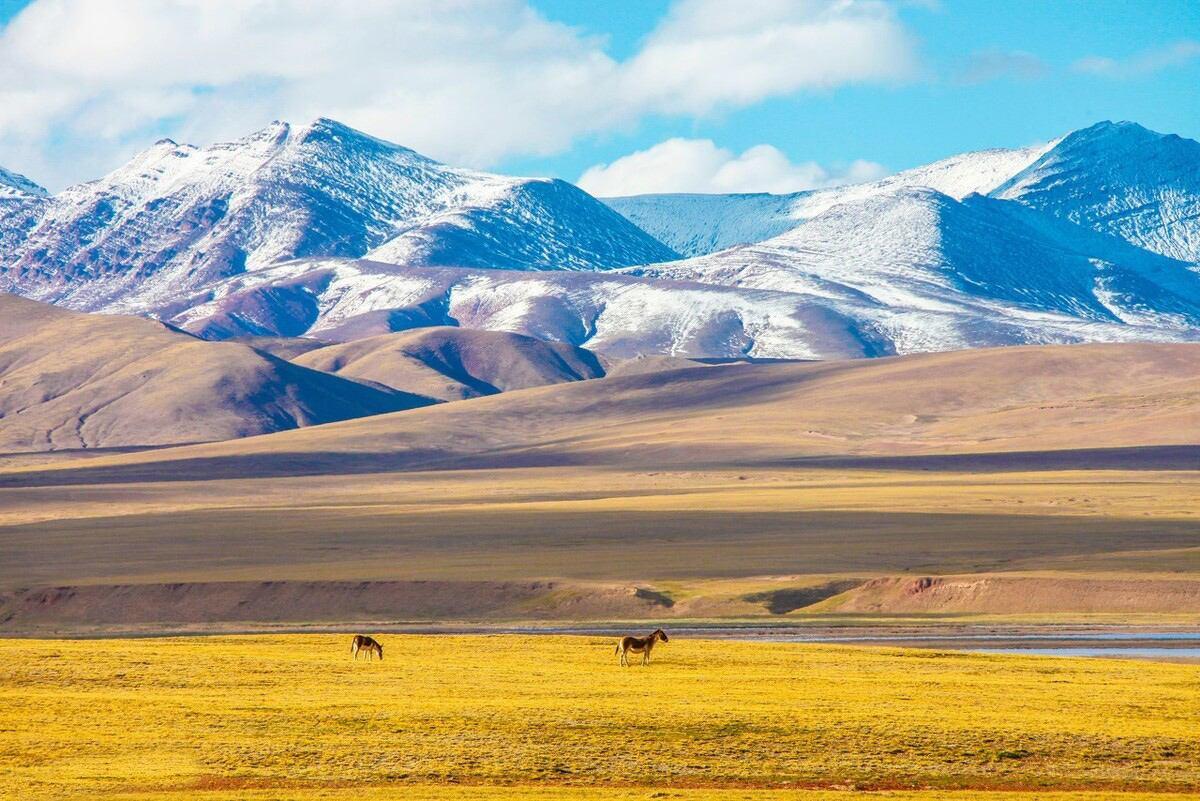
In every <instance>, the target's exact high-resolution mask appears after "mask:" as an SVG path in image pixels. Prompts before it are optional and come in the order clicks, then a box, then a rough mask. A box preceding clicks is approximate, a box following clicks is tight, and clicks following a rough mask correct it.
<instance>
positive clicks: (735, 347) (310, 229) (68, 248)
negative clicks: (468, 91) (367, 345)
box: [0, 120, 1200, 358]
mask: <svg viewBox="0 0 1200 801" xmlns="http://www.w3.org/2000/svg"><path fill="white" fill-rule="evenodd" d="M1197 170H1200V144H1198V143H1196V142H1192V141H1190V140H1184V139H1180V138H1179V137H1173V136H1163V135H1160V134H1155V133H1153V132H1150V131H1146V130H1145V129H1144V128H1141V127H1139V126H1136V125H1132V124H1128V123H1118V124H1113V123H1102V124H1099V125H1096V126H1092V127H1091V128H1087V129H1084V130H1082V131H1077V132H1075V133H1072V134H1069V135H1067V136H1065V137H1063V138H1061V139H1058V140H1054V141H1052V142H1048V143H1047V144H1044V145H1039V146H1035V147H1031V148H1024V149H1014V150H986V151H979V152H974V153H966V154H963V155H960V156H954V157H951V158H948V159H944V160H942V161H939V162H936V163H934V164H930V165H928V166H926V167H920V168H917V169H913V170H908V171H905V172H902V173H898V174H896V175H894V176H891V177H889V178H885V179H883V180H881V181H876V182H872V183H868V184H860V185H856V186H847V187H839V188H836V189H828V190H821V191H813V192H802V193H797V194H793V195H783V196H775V195H717V196H705V195H656V196H645V197H635V198H617V199H611V200H609V201H607V203H608V204H609V205H605V203H601V202H600V201H597V200H596V199H595V198H592V197H591V196H590V195H588V194H586V193H584V192H583V191H581V190H579V189H577V188H575V187H573V186H571V185H570V184H567V183H564V182H562V181H550V180H541V179H518V178H507V177H503V176H496V175H488V174H485V173H480V172H475V171H471V170H464V169H459V168H454V167H449V166H446V165H443V164H439V163H437V162H435V161H432V160H430V159H427V158H425V157H423V156H421V155H419V154H417V153H414V152H413V151H411V150H407V149H405V148H403V147H399V146H397V145H393V144H390V143H387V142H384V141H381V140H378V139H374V138H372V137H370V136H367V135H365V134H361V133H359V132H357V131H354V130H352V129H350V128H347V127H345V126H343V125H340V124H338V123H334V122H331V121H329V120H317V121H316V122H314V123H312V124H310V125H307V126H304V127H301V128H293V127H291V126H288V125H286V124H284V123H276V124H274V125H272V126H270V127H268V128H266V129H264V130H262V131H259V132H258V133H256V134H253V135H251V136H249V137H246V138H245V139H242V140H240V141H238V142H234V143H229V144H222V145H214V146H212V147H208V148H203V149H198V148H194V147H190V146H183V145H177V144H175V143H174V142H171V141H169V140H164V141H162V142H160V143H158V144H157V145H155V146H154V147H152V148H150V149H149V150H147V151H146V152H144V153H142V154H141V155H140V156H138V157H137V158H135V159H134V160H133V161H131V162H130V163H129V164H127V165H125V166H124V167H122V168H121V169H119V170H117V171H115V172H113V173H111V174H110V175H108V176H106V177H105V178H103V179H100V180H99V181H95V182H92V183H88V184H82V185H79V186H76V187H72V188H70V189H68V190H66V191H65V192H62V193H60V194H59V195H55V196H53V197H50V196H46V195H45V194H44V193H41V192H39V191H38V190H37V187H36V186H33V185H32V184H29V182H27V181H24V180H23V179H22V180H18V179H17V178H13V177H11V176H10V174H8V173H5V175H6V176H10V177H8V178H6V179H5V181H6V183H5V184H4V185H6V186H8V187H9V189H8V190H6V191H7V192H8V194H7V195H6V196H4V197H0V290H4V289H9V290H14V291H16V292H18V293H20V294H25V295H29V296H31V297H34V298H38V299H44V300H46V299H48V300H52V301H54V302H57V303H60V304H63V305H69V306H74V307H77V308H84V309H92V310H96V309H103V310H118V311H126V312H131V311H132V312H138V313H141V314H146V315H150V316H154V317H158V318H161V319H163V320H165V321H168V322H170V323H173V324H175V325H178V326H180V327H183V328H186V329H187V330H189V331H192V332H195V333H197V334H200V335H202V336H204V337H207V338H212V339H223V338H229V337H236V336H243V335H272V336H274V335H286V336H294V335H301V334H304V335H309V336H316V337H319V338H323V339H326V340H352V339H358V338H361V337H364V336H372V335H376V334H383V333H388V332H394V331H401V330H405V329H410V328H419V327H423V326H435V325H436V326H445V325H451V326H460V327H463V328H478V329H485V330H493V331H511V332H516V333H522V334H529V335H532V336H536V337H539V338H543V339H547V340H552V341H558V342H566V343H569V344H572V345H582V346H587V347H589V348H595V349H596V350H599V351H603V352H606V353H609V354H611V355H615V356H630V355H639V354H673V355H687V356H721V357H729V356H743V355H749V356H757V357H787V358H832V357H847V356H873V355H880V354H887V353H911V352H916V351H932V350H946V349H955V348H970V347H982V346H990V345H1007V344H1033V343H1060V342H1061V343H1065V342H1087V341H1191V340H1198V339H1200V264H1197V262H1196V256H1197V253H1196V248H1197V242H1198V239H1197V233H1196V230H1197V208H1198V204H1200V180H1198V179H1197ZM29 187H32V188H29ZM610 206H611V208H610ZM614 209H616V210H618V211H620V212H621V214H618V213H617V212H616V211H614ZM622 215H625V216H622ZM634 223H636V225H635V224H634ZM660 240H661V241H660ZM664 242H665V243H666V244H663V243H664ZM740 243H749V244H740ZM679 253H686V254H693V255H692V257H691V258H683V259H681V258H679ZM363 256H366V258H360V257H363Z"/></svg>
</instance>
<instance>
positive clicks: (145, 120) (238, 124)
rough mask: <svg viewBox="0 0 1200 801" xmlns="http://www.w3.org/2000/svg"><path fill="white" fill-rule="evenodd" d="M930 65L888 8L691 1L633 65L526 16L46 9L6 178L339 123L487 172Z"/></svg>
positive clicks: (302, 1)
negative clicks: (163, 138) (674, 122)
mask: <svg viewBox="0 0 1200 801" xmlns="http://www.w3.org/2000/svg"><path fill="white" fill-rule="evenodd" d="M914 61H915V57H914V55H913V45H912V43H911V42H910V41H909V37H908V35H907V33H906V31H905V30H904V28H903V26H902V25H901V24H900V22H899V21H898V20H897V18H896V17H895V15H894V13H893V12H892V10H891V9H890V8H889V7H888V6H885V5H883V4H881V3H878V2H873V1H872V0H820V1H819V2H818V0H807V1H806V2H804V1H802V2H791V1H786V2H785V1H784V0H757V1H756V2H754V3H750V4H738V7H737V8H735V7H734V4H732V3H726V2H724V0H678V2H676V3H675V4H674V5H672V6H671V7H670V9H669V11H668V13H667V15H666V17H665V18H664V20H663V21H662V23H661V24H660V25H659V26H658V28H657V29H656V30H654V31H652V32H651V34H650V35H649V36H648V37H647V39H646V41H645V43H644V45H643V47H642V48H641V50H639V51H638V52H637V53H635V54H634V55H632V56H631V57H630V58H629V59H627V60H625V61H617V60H614V59H613V58H611V57H610V56H609V55H607V54H606V53H605V51H604V49H603V43H602V41H600V40H598V39H595V38H592V37H588V36H585V35H583V34H582V33H581V32H580V31H579V30H577V29H574V28H570V27H568V26H565V25H562V24H559V23H556V22H553V21H551V20H548V19H547V18H545V17H544V16H542V15H540V14H539V13H537V12H536V11H534V10H532V9H531V8H529V7H528V6H527V5H526V4H525V2H524V0H405V2H404V3H400V4H397V3H394V2H389V1H388V0H356V2H354V3H338V4H329V3H323V2H318V0H222V1H221V2H211V0H122V2H120V3H113V2H111V0H34V2H33V3H32V4H31V5H30V6H28V7H27V8H26V9H25V10H23V11H22V12H21V13H20V14H19V15H18V16H17V17H16V18H15V19H14V20H13V21H11V22H10V23H9V24H8V26H7V27H6V28H4V29H3V30H0V164H5V165H6V166H9V167H11V168H13V169H17V170H19V171H21V172H26V173H30V174H33V175H36V176H38V177H39V178H42V179H43V180H44V181H46V182H48V183H50V184H56V183H61V182H62V181H64V180H66V179H68V178H75V179H77V178H82V177H91V176H92V175H93V174H95V173H96V172H99V171H100V170H101V169H102V168H109V167H112V166H115V164H116V162H117V161H118V160H119V159H121V158H125V157H127V156H128V155H129V154H130V153H131V152H132V151H133V150H135V149H140V148H141V147H142V146H144V145H145V144H146V142H147V140H148V139H150V138H156V137H157V136H160V135H170V136H173V137H174V138H176V139H181V140H186V141H192V142H197V143H201V144H203V143H205V142H209V141H213V140H217V139H226V138H231V137H235V136H239V135H242V134H244V133H246V132H248V131H250V130H252V129H254V128H257V127H261V126H262V125H264V124H266V123H267V122H269V121H270V120H271V119H275V118H279V119H290V120H293V121H306V120H308V119H311V118H313V117H316V116H321V115H324V116H330V117H334V118H336V119H340V120H342V121H343V122H346V123H348V124H350V125H353V126H355V127H358V128H362V129H364V130H366V131H368V132H370V133H373V134H375V135H377V136H382V137H385V138H387V139H391V140H393V141H397V142H400V143H402V144H405V145H408V146H410V147H414V148H416V149H418V150H421V151H423V152H426V153H428V154H430V155H432V156H434V157H437V158H441V159H444V160H447V161H451V162H456V163H465V164H473V165H478V166H485V165H488V164H491V163H494V162H496V161H497V160H499V159H501V158H504V157H507V156H512V155H539V154H548V153H552V152H557V151H561V150H563V149H565V148H566V147H568V146H569V145H570V144H571V143H572V141H574V140H575V139H576V138H577V137H579V136H581V135H586V134H589V133H596V132H602V131H610V130H614V129H621V128H625V127H629V126H632V125H634V124H635V123H636V122H637V121H638V120H639V119H640V118H642V117H643V116H645V115H649V114H680V115H702V114H707V113H710V112H713V111H718V110H722V109H728V108H736V107H742V106H746V105H749V104H753V103H756V102H758V101H760V100H763V99H765V98H769V97H775V96H780V95H788V94H792V93H795V92H798V91H803V90H827V89H829V88H832V87H837V86H840V85H844V84H848V83H855V82H863V81H884V82H887V81H893V80H901V79H904V78H905V77H906V76H909V75H911V74H912V72H913V69H914Z"/></svg>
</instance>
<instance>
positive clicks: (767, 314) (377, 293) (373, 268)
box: [170, 259, 1200, 358]
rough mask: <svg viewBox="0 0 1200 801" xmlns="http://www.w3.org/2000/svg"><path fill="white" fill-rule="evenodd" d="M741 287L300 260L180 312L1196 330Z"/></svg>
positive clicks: (250, 324) (737, 326) (560, 338)
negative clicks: (898, 303)
mask: <svg viewBox="0 0 1200 801" xmlns="http://www.w3.org/2000/svg"><path fill="white" fill-rule="evenodd" d="M839 289H840V294H839V293H837V292H828V291H823V292H818V291H812V290H811V288H805V287H802V286H796V287H793V288H792V289H791V290H788V291H775V290H769V289H760V288H751V287H732V286H721V285H715V284H704V283H698V282H694V281H677V280H671V279H663V278H651V277H645V276H635V275H629V274H624V271H622V272H621V273H612V272H607V273H581V272H574V273H572V272H539V273H534V272H522V271H500V270H465V269H449V268H427V267H425V268H422V267H411V266H397V265H388V264H382V263H377V262H370V261H365V260H330V259H326V260H302V261H295V262H289V263H286V264H280V265H277V266H274V267H271V268H268V269H265V270H259V271H255V272H252V273H246V274H244V275H239V276H236V277H234V278H231V279H228V280H226V281H224V282H221V283H220V284H218V285H216V286H215V287H211V288H209V290H208V291H207V292H206V295H205V297H203V298H198V299H196V300H197V302H196V303H195V305H192V306H191V307H190V308H188V309H187V310H186V311H184V312H182V313H180V314H178V315H177V316H175V317H174V318H172V319H171V320H170V322H172V323H173V324H175V325H178V326H180V327H182V328H184V329H186V330H188V331H191V332H193V333H196V334H199V335H201V336H203V337H206V338H212V339H224V338H229V337H236V336H245V335H279V334H283V335H289V336H295V335H300V334H303V335H306V336H312V337H317V338H323V339H327V340H332V341H349V340H355V339H361V338H364V337H370V336H376V335H379V334H384V333H387V332H390V331H401V330H406V329H409V328H417V327H423V326H434V325H452V326H460V327H463V328H473V329H482V330H488V331H511V332H515V333H520V334H526V335H529V336H535V337H538V338H540V339H546V340H549V341H552V342H565V343H568V344H572V345H579V346H584V347H587V348H589V349H591V350H595V351H598V352H601V353H605V354H608V355H611V356H617V357H627V356H639V355H648V354H666V355H674V356H714V357H736V356H753V357H763V358H854V357H860V356H878V355H885V354H890V353H909V352H917V351H930V350H952V349H959V348H969V347H984V346H992V345H1008V344H1041V343H1070V342H1093V341H1100V342H1119V341H1177V340H1189V339H1200V331H1196V330H1187V329H1184V330H1181V329H1164V328H1153V327H1144V326H1137V325H1126V324H1121V323H1118V322H1111V321H1110V322H1101V321H1092V320H1087V319H1084V318H1081V317H1078V316H1074V315H1069V314H1062V313H1058V312H1046V311H1037V310H1033V309H1024V308H1017V309H1015V310H1014V309H1012V308H1007V307H1004V306H1003V305H1001V304H993V305H989V304H986V303H979V304H975V305H969V304H957V305H956V304H953V303H946V304H943V305H942V306H941V307H940V308H939V307H936V305H935V304H933V303H932V302H930V303H926V304H924V305H913V304H910V305H890V304H889V303H887V302H884V301H880V300H875V299H873V298H871V297H869V296H868V295H866V294H865V293H862V292H856V291H854V290H853V289H852V288H850V287H840V288H839Z"/></svg>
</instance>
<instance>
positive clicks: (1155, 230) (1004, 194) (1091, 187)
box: [991, 122, 1200, 262]
mask: <svg viewBox="0 0 1200 801" xmlns="http://www.w3.org/2000/svg"><path fill="white" fill-rule="evenodd" d="M991 194H992V195H994V196H995V197H999V198H1005V199H1011V200H1017V201H1019V202H1021V203H1023V204H1025V205H1027V206H1029V207H1030V208H1034V209H1038V210H1039V211H1044V212H1048V213H1050V214H1053V215H1054V216H1056V217H1062V218H1063V219H1066V220H1070V221H1071V222H1073V223H1078V224H1080V225H1085V226H1088V227H1090V228H1094V229H1095V230H1097V231H1103V232H1105V233H1110V234H1115V235H1116V236H1119V237H1121V238H1123V239H1125V240H1126V241H1128V242H1131V243H1133V244H1134V245H1137V246H1138V247H1142V248H1146V249H1147V250H1152V251H1154V252H1155V253H1161V254H1163V255H1164V256H1170V257H1172V258H1175V259H1182V260H1184V261H1190V262H1200V142H1196V141H1194V140H1192V139H1184V138H1182V137H1180V136H1176V135H1174V134H1160V133H1155V132H1154V131H1150V130H1147V129H1146V128H1143V127H1142V126H1140V125H1138V124H1136V123H1132V122H1117V123H1112V122H1101V123H1098V124H1096V125H1093V126H1091V127H1090V128H1084V129H1083V130H1080V131H1075V132H1074V133H1072V134H1069V135H1067V136H1065V137H1063V139H1062V140H1061V141H1060V142H1058V143H1057V144H1056V145H1055V146H1054V147H1053V148H1051V149H1050V150H1048V151H1047V152H1046V153H1044V154H1043V155H1042V156H1041V157H1040V158H1038V159H1037V160H1036V161H1034V162H1033V163H1032V164H1030V165H1029V166H1028V167H1026V168H1025V169H1023V170H1021V171H1020V172H1018V173H1016V174H1015V175H1013V176H1012V177H1010V178H1009V179H1008V180H1007V181H1005V182H1004V183H1003V184H1001V185H1000V186H998V187H996V188H995V189H994V190H993V191H992V193H991Z"/></svg>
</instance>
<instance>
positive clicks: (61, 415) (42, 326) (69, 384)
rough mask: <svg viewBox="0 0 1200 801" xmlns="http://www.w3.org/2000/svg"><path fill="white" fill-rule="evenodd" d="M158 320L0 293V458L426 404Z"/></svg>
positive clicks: (253, 429) (274, 427) (216, 435)
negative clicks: (16, 453) (93, 312)
mask: <svg viewBox="0 0 1200 801" xmlns="http://www.w3.org/2000/svg"><path fill="white" fill-rule="evenodd" d="M433 402H434V401H433V400H432V399H430V398H425V397H423V396H420V395H415V394H412V393H407V392H400V391H395V390H391V389H385V388H379V387H375V386H370V385H366V384H362V383H359V382H356V381H352V380H347V379H344V378H339V377H337V376H332V375H328V374H325V373H322V372H318V371H315V370H310V369H308V368H305V367H301V366H298V365H295V364H292V363H290V362H287V361H284V360H282V359H279V358H276V357H274V356H271V355H269V354H267V353H264V352H262V351H259V350H255V349H254V348H251V347H248V346H246V345H242V344H238V343H233V342H220V343H218V342H205V341H203V340H200V339H196V338H195V337H192V336H190V335H188V334H185V333H183V332H180V331H177V330H174V329H171V328H169V327H167V326H165V325H163V324H162V323H158V322H154V321H151V320H145V319H141V318H136V317H121V316H107V315H91V314H83V313H78V312H71V311H67V310H65V309H59V308H55V307H52V306H47V305H44V304H41V303H36V302H34V301H30V300H25V299H23V298H18V297H14V296H11V295H0V450H3V451H10V452H11V451H36V450H74V449H93V448H120V447H130V446H146V445H166V444H174V443H184V442H204V441H210V440H221V439H229V438H231V437H244V436H250V435H254V434H263V433H268V432H272V431H280V430H283V429H286V428H294V427H297V426H308V425H318V424H321V423H327V422H331V421H335V420H345V419H347V418H349V417H357V416H361V415H368V414H379V413H382V412H392V411H397V410H400V409H409V408H413V407H416V406H423V405H428V404H431V403H433Z"/></svg>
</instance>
